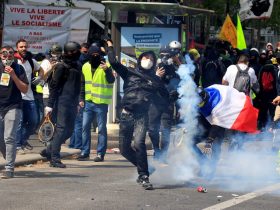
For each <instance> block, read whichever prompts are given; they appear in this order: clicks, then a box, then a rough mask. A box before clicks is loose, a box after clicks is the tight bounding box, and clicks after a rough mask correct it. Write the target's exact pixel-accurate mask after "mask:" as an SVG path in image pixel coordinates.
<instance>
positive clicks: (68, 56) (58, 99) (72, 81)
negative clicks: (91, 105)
mask: <svg viewBox="0 0 280 210" xmlns="http://www.w3.org/2000/svg"><path fill="white" fill-rule="evenodd" d="M79 57H80V45H79V44H78V43H76V42H67V43H66V44H65V45H64V55H63V58H62V62H60V63H58V64H56V65H55V67H54V70H53V73H52V75H51V76H50V77H51V79H50V82H49V89H50V95H49V99H48V102H47V106H46V107H45V115H49V114H51V118H52V121H53V122H54V123H55V124H56V126H55V132H54V136H53V139H52V141H51V143H50V144H49V145H48V146H47V148H46V149H44V150H43V151H41V153H40V154H41V156H43V157H46V158H47V159H48V160H50V166H51V167H56V168H65V167H66V165H65V164H63V163H62V162H61V157H60V150H61V144H63V143H64V142H65V141H66V140H67V139H68V138H69V137H70V136H71V135H72V133H73V130H74V124H75V118H76V114H77V107H78V104H79V93H80V86H81V67H80V66H79V65H78V62H77V61H78V60H79Z"/></svg>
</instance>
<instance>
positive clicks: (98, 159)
mask: <svg viewBox="0 0 280 210" xmlns="http://www.w3.org/2000/svg"><path fill="white" fill-rule="evenodd" d="M93 161H94V162H102V161H104V157H102V156H101V155H97V156H96V157H95V158H94V159H93Z"/></svg>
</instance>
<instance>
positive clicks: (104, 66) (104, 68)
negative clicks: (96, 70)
mask: <svg viewBox="0 0 280 210" xmlns="http://www.w3.org/2000/svg"><path fill="white" fill-rule="evenodd" d="M99 66H100V67H101V68H102V69H103V70H104V71H106V70H107V69H108V66H107V64H106V63H105V62H104V61H101V64H100V65H99Z"/></svg>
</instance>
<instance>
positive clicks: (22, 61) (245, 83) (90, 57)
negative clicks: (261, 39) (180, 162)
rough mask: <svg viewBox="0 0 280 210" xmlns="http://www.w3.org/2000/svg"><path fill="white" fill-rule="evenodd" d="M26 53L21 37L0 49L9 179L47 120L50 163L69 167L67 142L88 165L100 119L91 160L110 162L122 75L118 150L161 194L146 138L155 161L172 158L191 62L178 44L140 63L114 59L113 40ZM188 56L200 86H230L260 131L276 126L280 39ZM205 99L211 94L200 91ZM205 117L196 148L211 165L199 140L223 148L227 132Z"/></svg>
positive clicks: (0, 137) (1, 142)
mask: <svg viewBox="0 0 280 210" xmlns="http://www.w3.org/2000/svg"><path fill="white" fill-rule="evenodd" d="M27 48H28V43H27V41H26V40H23V39H21V40H18V41H17V43H16V51H14V49H13V48H12V47H11V46H3V47H2V48H1V51H0V57H1V63H0V75H1V83H0V132H1V133H0V150H1V152H2V154H3V157H4V158H5V159H6V167H5V170H4V172H3V174H2V178H12V177H13V176H14V164H15V158H16V153H21V152H24V150H32V145H30V144H29V143H28V138H29V136H30V135H32V134H34V133H35V132H38V129H39V125H40V124H41V122H42V121H43V119H44V117H46V116H48V117H50V119H51V121H52V122H53V124H54V125H55V130H54V133H53V136H52V139H51V141H49V142H48V143H47V146H46V148H45V149H44V150H42V151H41V153H40V154H41V156H43V157H45V158H47V160H49V161H50V166H51V167H58V168H65V167H66V165H65V164H63V163H62V162H61V157H60V150H61V145H62V144H63V143H64V142H65V141H66V140H67V139H69V138H70V144H69V147H70V148H75V149H80V150H81V152H80V154H79V156H78V158H77V161H85V160H89V158H90V150H91V127H92V123H93V121H95V119H96V121H97V127H98V145H97V154H96V157H95V158H94V159H93V161H95V162H101V161H104V159H105V155H106V149H107V127H106V124H107V113H108V106H109V104H110V103H111V100H112V94H113V85H114V82H115V80H116V77H117V76H120V77H121V78H122V79H123V81H124V86H123V92H124V95H123V97H122V102H121V110H120V116H119V122H120V132H119V148H120V152H121V154H122V155H123V156H124V157H125V158H126V159H127V160H128V161H130V162H131V163H132V164H133V165H135V166H136V167H137V172H138V175H139V176H138V178H137V182H138V183H139V184H141V185H142V186H143V187H144V189H146V190H150V189H153V186H152V184H151V183H150V181H149V175H150V174H151V173H152V172H153V168H151V167H150V168H149V167H148V160H147V152H146V144H145V139H146V133H147V132H148V134H149V137H150V138H151V141H152V144H153V149H154V158H155V159H156V160H159V161H162V162H165V161H166V159H167V151H168V147H169V143H170V133H171V128H172V126H173V125H174V124H176V123H177V122H179V121H180V113H179V111H178V110H179V109H180V107H179V105H178V103H177V101H178V98H179V94H178V92H177V87H178V84H179V82H180V77H179V75H178V74H177V69H178V68H179V66H180V65H181V64H184V63H185V62H186V61H185V59H184V56H183V54H184V53H182V52H181V48H182V46H181V44H180V42H178V41H172V42H170V43H169V44H168V45H167V46H163V47H162V48H161V49H160V54H159V56H158V58H157V56H156V54H155V53H154V52H153V51H146V52H143V53H142V54H140V55H139V56H138V58H137V63H136V64H135V66H133V67H132V66H130V67H127V66H125V65H123V64H121V63H120V62H119V61H118V60H117V59H116V55H115V52H114V48H113V42H112V41H111V40H110V39H108V40H104V41H103V44H102V45H101V44H100V43H93V44H91V45H90V44H87V43H83V44H81V45H80V44H79V43H76V42H71V41H70V42H67V43H66V44H65V45H64V46H63V47H62V46H60V45H53V46H52V47H51V48H50V49H49V50H48V51H47V52H46V53H45V54H42V53H39V54H36V55H32V54H31V53H30V52H29V51H28V50H27ZM185 53H187V54H189V56H190V58H191V59H192V61H193V64H194V66H195V70H194V72H193V75H192V78H193V81H194V83H195V84H196V85H197V87H202V88H207V87H209V86H211V85H213V84H222V85H228V86H231V87H234V88H236V89H237V90H238V91H240V92H244V93H245V94H246V95H248V96H250V97H251V99H252V103H253V104H254V106H255V107H256V108H257V109H259V117H258V128H259V130H261V131H266V130H271V129H275V128H277V122H278V121H279V120H280V114H279V113H280V108H279V106H277V105H278V104H279V103H280V86H279V82H280V81H279V70H280V42H279V43H278V45H277V46H276V49H274V48H273V45H272V44H271V43H268V44H267V45H266V49H265V50H262V51H259V50H258V49H256V48H251V49H247V50H243V51H240V50H238V49H234V48H232V47H231V46H230V44H229V43H227V42H224V41H220V40H210V41H209V43H208V45H207V46H206V48H205V50H204V51H203V52H199V51H198V50H196V49H190V50H189V51H188V52H185ZM201 55H202V56H201ZM105 56H107V58H108V61H107V62H106V60H105V58H104V57H105ZM240 78H241V79H240ZM202 92H203V91H202ZM200 97H201V98H202V100H204V98H205V96H203V95H202V94H200ZM198 121H199V123H200V124H201V125H203V126H204V128H205V129H204V132H202V133H200V134H199V136H197V137H196V138H195V139H194V144H193V145H194V150H195V151H196V153H197V154H198V158H199V159H200V160H203V159H204V158H202V157H203V156H204V154H203V152H202V151H201V150H199V149H198V148H197V147H196V145H197V143H198V142H201V141H202V140H205V142H206V147H208V148H210V149H214V148H218V147H219V146H218V147H217V145H220V144H221V139H222V138H223V137H224V131H225V129H224V128H221V127H219V126H215V125H210V124H209V123H208V122H207V121H206V120H205V118H204V117H203V115H200V116H199V117H198ZM160 134H161V135H160ZM160 137H161V138H160ZM132 141H134V144H133V146H132V144H131V143H132ZM216 159H217V157H216ZM213 167H215V163H214V164H213Z"/></svg>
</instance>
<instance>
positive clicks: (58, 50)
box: [50, 44, 62, 54]
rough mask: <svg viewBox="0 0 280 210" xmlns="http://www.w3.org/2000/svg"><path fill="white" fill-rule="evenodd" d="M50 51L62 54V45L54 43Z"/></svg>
mask: <svg viewBox="0 0 280 210" xmlns="http://www.w3.org/2000/svg"><path fill="white" fill-rule="evenodd" d="M50 53H51V54H62V47H61V46H60V45H58V44H54V45H53V46H51V48H50Z"/></svg>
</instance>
